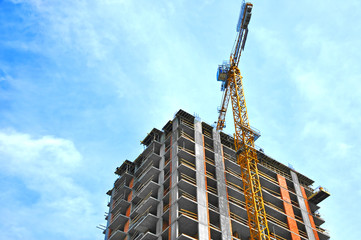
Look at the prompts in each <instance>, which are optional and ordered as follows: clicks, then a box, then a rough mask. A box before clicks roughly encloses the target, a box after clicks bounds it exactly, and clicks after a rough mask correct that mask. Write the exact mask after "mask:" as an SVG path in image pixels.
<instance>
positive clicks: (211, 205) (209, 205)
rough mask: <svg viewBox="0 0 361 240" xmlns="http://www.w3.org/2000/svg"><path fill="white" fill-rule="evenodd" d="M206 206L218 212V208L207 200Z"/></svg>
mask: <svg viewBox="0 0 361 240" xmlns="http://www.w3.org/2000/svg"><path fill="white" fill-rule="evenodd" d="M208 207H209V208H210V209H212V210H213V211H215V212H219V208H218V207H216V206H214V205H213V204H211V203H210V202H208Z"/></svg>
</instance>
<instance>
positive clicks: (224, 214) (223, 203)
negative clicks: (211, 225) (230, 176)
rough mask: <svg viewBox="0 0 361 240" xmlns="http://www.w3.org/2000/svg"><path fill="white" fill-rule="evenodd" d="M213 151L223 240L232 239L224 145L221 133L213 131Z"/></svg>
mask: <svg viewBox="0 0 361 240" xmlns="http://www.w3.org/2000/svg"><path fill="white" fill-rule="evenodd" d="M213 149H214V160H215V166H216V176H217V188H218V204H219V213H220V218H221V219H220V222H221V230H222V240H228V239H232V232H231V220H230V218H229V208H228V199H227V185H226V179H225V175H224V172H225V166H224V161H223V154H222V144H221V137H220V134H219V132H218V131H217V130H216V129H213Z"/></svg>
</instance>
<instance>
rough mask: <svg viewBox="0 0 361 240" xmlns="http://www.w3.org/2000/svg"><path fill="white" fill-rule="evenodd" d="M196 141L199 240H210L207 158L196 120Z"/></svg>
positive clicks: (200, 124)
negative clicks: (206, 173) (206, 174)
mask: <svg viewBox="0 0 361 240" xmlns="http://www.w3.org/2000/svg"><path fill="white" fill-rule="evenodd" d="M194 141H195V155H196V178H197V205H198V223H199V224H198V235H199V237H198V239H200V240H208V239H210V236H209V227H208V218H209V216H208V214H209V213H208V196H207V192H206V176H205V170H206V169H205V160H204V159H205V158H204V146H203V135H202V123H201V122H200V121H197V120H194Z"/></svg>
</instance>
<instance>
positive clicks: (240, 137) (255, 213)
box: [217, 1, 270, 240]
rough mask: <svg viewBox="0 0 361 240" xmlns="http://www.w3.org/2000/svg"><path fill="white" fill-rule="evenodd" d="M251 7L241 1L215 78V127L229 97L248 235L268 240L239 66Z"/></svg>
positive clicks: (254, 134)
mask: <svg viewBox="0 0 361 240" xmlns="http://www.w3.org/2000/svg"><path fill="white" fill-rule="evenodd" d="M252 8H253V5H252V4H251V3H245V2H244V1H243V3H242V8H241V13H240V16H239V20H238V25H237V32H238V35H237V39H236V42H235V46H234V48H233V50H232V53H231V56H230V61H229V63H224V64H223V65H220V66H219V67H218V73H217V80H218V81H221V82H222V87H221V88H222V91H224V94H223V98H222V104H221V108H220V109H219V117H218V122H217V130H222V129H223V128H224V127H225V117H226V112H227V108H228V104H229V99H231V102H232V110H233V120H234V125H235V134H234V144H235V148H236V155H237V162H238V164H239V165H240V167H241V175H242V182H243V192H244V196H245V202H246V210H247V216H248V226H249V229H250V238H251V239H252V240H256V239H257V240H264V239H268V240H269V239H270V233H269V229H268V224H267V218H266V210H265V207H264V203H263V197H262V189H261V183H260V180H259V175H258V169H257V163H258V159H257V150H256V149H255V145H254V141H255V140H256V139H257V138H258V137H259V133H258V132H257V131H255V130H254V129H252V128H251V126H250V124H249V120H248V114H247V107H246V100H245V97H244V91H243V84H242V76H241V72H240V70H239V68H238V63H239V59H240V56H241V52H242V51H243V49H244V46H245V42H246V39H247V34H248V23H249V21H250V18H251V12H252Z"/></svg>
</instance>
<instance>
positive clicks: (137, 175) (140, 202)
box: [104, 110, 330, 240]
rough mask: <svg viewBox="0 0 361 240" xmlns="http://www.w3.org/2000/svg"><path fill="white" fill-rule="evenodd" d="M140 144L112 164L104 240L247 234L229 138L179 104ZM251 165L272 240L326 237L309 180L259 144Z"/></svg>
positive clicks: (320, 193)
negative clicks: (134, 156) (134, 152)
mask: <svg viewBox="0 0 361 240" xmlns="http://www.w3.org/2000/svg"><path fill="white" fill-rule="evenodd" d="M142 143H143V144H144V145H145V147H146V148H145V150H144V151H143V152H142V153H141V154H140V155H139V157H138V158H137V159H135V160H134V161H133V162H131V161H128V160H126V161H125V162H124V163H123V164H122V165H121V166H120V167H118V168H117V169H116V171H115V173H116V174H117V175H119V178H118V179H117V180H116V181H115V183H114V187H113V188H112V189H111V190H109V191H108V193H107V194H108V195H109V196H110V200H109V204H108V206H109V213H108V215H107V217H106V220H107V226H106V229H105V230H104V233H105V240H123V239H127V240H146V239H147V240H170V239H172V240H176V239H179V240H186V239H204V240H206V239H223V240H228V239H248V237H249V229H248V225H247V212H246V210H245V208H244V195H243V190H242V180H241V173H240V167H239V165H238V164H237V163H236V158H235V151H234V144H233V138H232V137H231V136H229V135H227V134H225V133H223V132H217V131H216V130H215V129H214V128H213V127H212V126H210V125H208V124H206V123H204V122H201V121H199V120H197V119H196V118H195V117H194V116H192V115H191V114H189V113H187V112H185V111H183V110H179V111H178V112H177V113H176V115H175V117H174V119H173V120H172V121H169V122H168V123H167V124H165V126H164V127H163V129H162V131H161V130H158V129H155V128H154V129H153V130H152V131H151V132H150V133H149V134H148V135H147V136H146V137H145V139H144V140H143V141H142ZM258 159H259V164H258V170H259V174H260V181H261V185H262V189H263V198H264V203H265V208H266V212H267V220H268V225H269V229H270V231H271V235H272V239H281V240H284V239H292V240H296V239H299V240H305V239H319V240H325V239H329V238H330V237H329V235H328V233H327V231H325V230H324V229H322V228H321V227H320V226H321V225H322V224H323V223H324V220H323V219H322V218H321V217H320V215H319V214H318V209H319V207H318V206H317V204H318V203H319V202H320V201H322V200H323V199H324V198H326V197H327V196H328V193H327V192H326V191H325V190H324V189H322V188H320V189H318V190H313V189H312V188H311V185H312V183H313V181H312V180H311V179H309V178H308V177H306V176H304V175H303V174H301V173H299V172H296V171H295V170H293V169H291V168H289V167H287V166H285V165H283V164H282V163H279V162H277V161H276V160H274V159H272V158H271V157H269V156H267V155H266V154H264V153H263V151H262V150H261V149H260V150H259V151H258Z"/></svg>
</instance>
